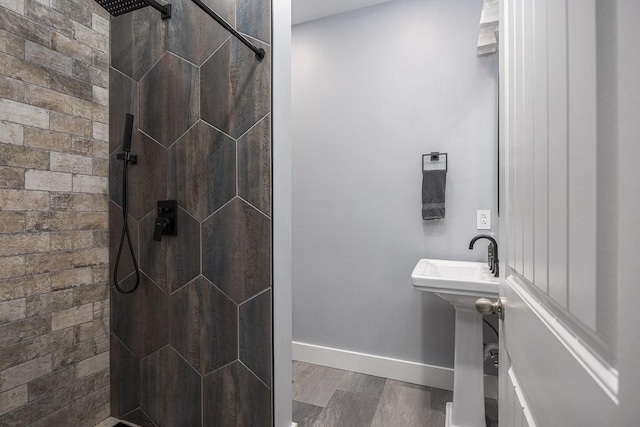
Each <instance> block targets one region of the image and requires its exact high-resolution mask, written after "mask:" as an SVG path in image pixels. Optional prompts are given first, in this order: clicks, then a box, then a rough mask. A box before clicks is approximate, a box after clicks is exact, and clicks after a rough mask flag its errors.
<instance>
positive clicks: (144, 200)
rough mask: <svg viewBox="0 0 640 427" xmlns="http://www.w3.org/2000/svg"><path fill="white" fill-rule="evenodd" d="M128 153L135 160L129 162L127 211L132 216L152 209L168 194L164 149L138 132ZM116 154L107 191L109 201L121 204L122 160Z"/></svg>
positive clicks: (142, 214)
mask: <svg viewBox="0 0 640 427" xmlns="http://www.w3.org/2000/svg"><path fill="white" fill-rule="evenodd" d="M131 153H132V154H136V155H137V156H138V163H137V164H135V165H129V213H130V214H131V216H133V217H134V218H135V219H137V220H140V219H142V217H143V216H145V215H146V214H148V213H149V212H150V211H152V210H154V209H155V208H156V206H157V203H158V200H164V199H165V198H166V196H167V164H168V152H167V149H166V148H164V147H163V146H161V145H160V144H158V143H157V142H156V141H154V140H153V139H151V138H149V137H148V136H147V135H145V134H143V133H142V132H140V131H136V132H134V133H133V138H132V141H131ZM116 157H117V153H113V154H112V155H111V158H110V162H109V163H110V169H109V192H110V193H111V200H113V201H114V202H116V203H117V204H118V205H121V204H122V164H123V161H122V160H118V159H117V158H116Z"/></svg>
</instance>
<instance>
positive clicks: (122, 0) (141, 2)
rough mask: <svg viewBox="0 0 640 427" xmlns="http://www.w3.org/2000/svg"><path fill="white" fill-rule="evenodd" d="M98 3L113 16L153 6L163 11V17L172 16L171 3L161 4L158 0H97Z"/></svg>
mask: <svg viewBox="0 0 640 427" xmlns="http://www.w3.org/2000/svg"><path fill="white" fill-rule="evenodd" d="M96 3H98V4H99V5H100V6H102V7H103V8H104V9H105V10H106V11H107V12H109V13H110V14H111V15H113V16H119V15H124V14H125V13H129V12H133V11H134V10H138V9H142V8H143V7H147V6H151V7H153V8H154V9H156V10H159V11H160V12H161V13H162V19H167V18H171V5H170V4H165V5H163V4H160V3H158V2H156V0H96Z"/></svg>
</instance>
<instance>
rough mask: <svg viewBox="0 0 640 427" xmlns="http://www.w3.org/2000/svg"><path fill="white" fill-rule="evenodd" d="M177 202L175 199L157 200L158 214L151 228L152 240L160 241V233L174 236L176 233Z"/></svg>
mask: <svg viewBox="0 0 640 427" xmlns="http://www.w3.org/2000/svg"><path fill="white" fill-rule="evenodd" d="M177 215H178V202H176V201H175V200H160V201H158V215H157V216H156V222H155V225H154V228H153V240H155V241H158V242H159V241H161V240H162V235H170V236H175V235H176V234H178V233H177V227H176V224H177V219H178V217H177Z"/></svg>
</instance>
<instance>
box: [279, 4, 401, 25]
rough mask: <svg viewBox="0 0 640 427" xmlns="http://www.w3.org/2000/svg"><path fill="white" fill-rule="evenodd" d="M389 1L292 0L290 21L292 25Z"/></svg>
mask: <svg viewBox="0 0 640 427" xmlns="http://www.w3.org/2000/svg"><path fill="white" fill-rule="evenodd" d="M389 1H391V0H293V1H292V4H291V9H292V11H291V15H292V16H291V21H292V24H293V25H296V24H301V23H303V22H307V21H313V20H314V19H318V18H324V17H325V16H331V15H337V14H339V13H344V12H349V11H351V10H356V9H362V8H363V7H369V6H373V5H376V4H380V3H387V2H389Z"/></svg>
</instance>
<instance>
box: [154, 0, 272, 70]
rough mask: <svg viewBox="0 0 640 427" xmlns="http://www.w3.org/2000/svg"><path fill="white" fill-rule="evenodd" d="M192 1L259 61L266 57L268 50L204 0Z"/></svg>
mask: <svg viewBox="0 0 640 427" xmlns="http://www.w3.org/2000/svg"><path fill="white" fill-rule="evenodd" d="M146 1H154V0H146ZM192 1H193V2H194V3H195V4H196V5H198V7H199V8H200V9H202V10H204V11H205V12H206V13H207V15H209V16H210V17H212V18H213V19H215V20H216V21H217V22H218V24H220V25H222V26H223V27H224V28H225V29H226V30H227V31H229V32H230V33H231V34H233V35H234V36H235V37H236V38H237V39H238V40H240V41H241V42H242V43H244V45H245V46H247V47H248V48H249V49H251V50H252V51H253V52H254V53H255V54H256V58H257V59H258V61H262V60H263V59H264V56H265V55H266V52H265V51H264V49H262V48H259V47H256V46H254V45H253V44H252V43H251V42H250V41H249V40H247V39H246V37H244V36H243V35H242V34H240V33H239V32H237V31H236V30H235V28H233V27H232V26H231V25H229V24H228V23H227V21H225V20H224V19H222V17H220V15H218V14H217V13H216V12H215V11H214V10H213V9H211V8H210V7H209V6H208V5H206V4H205V3H203V2H202V0H192Z"/></svg>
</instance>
